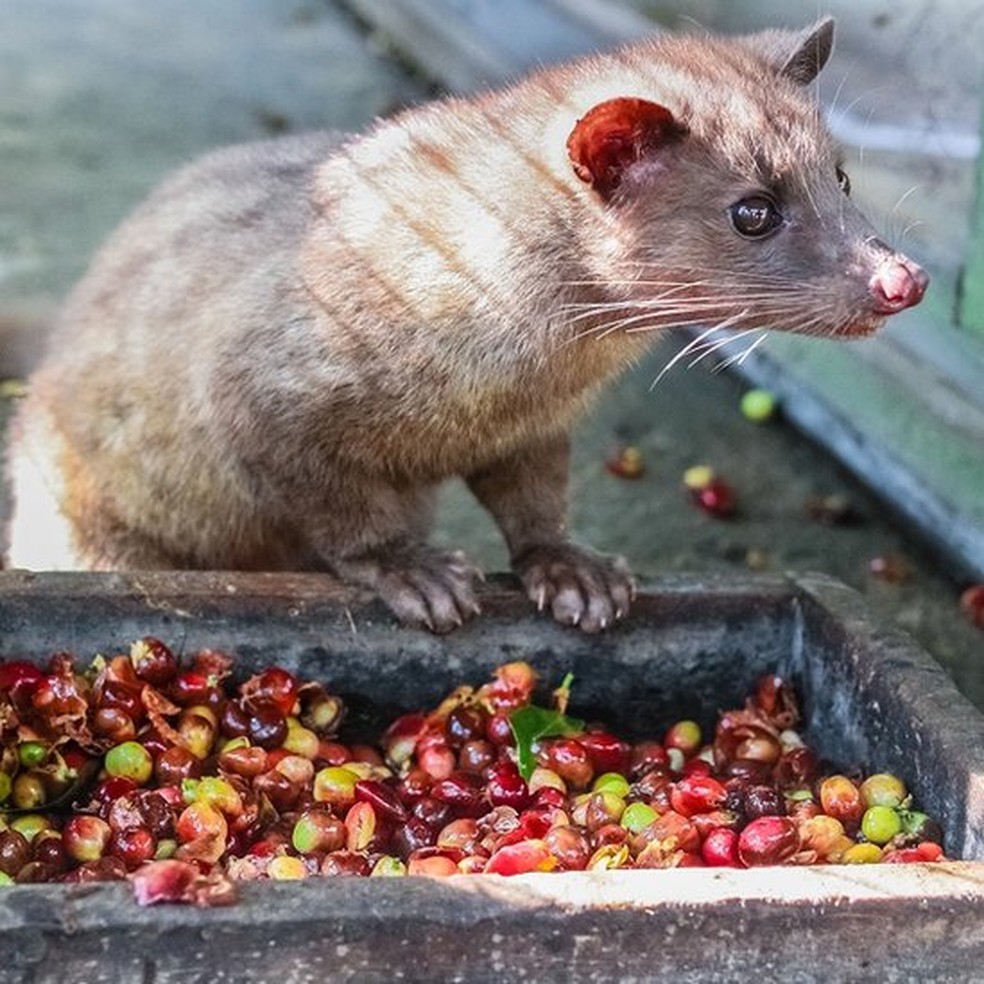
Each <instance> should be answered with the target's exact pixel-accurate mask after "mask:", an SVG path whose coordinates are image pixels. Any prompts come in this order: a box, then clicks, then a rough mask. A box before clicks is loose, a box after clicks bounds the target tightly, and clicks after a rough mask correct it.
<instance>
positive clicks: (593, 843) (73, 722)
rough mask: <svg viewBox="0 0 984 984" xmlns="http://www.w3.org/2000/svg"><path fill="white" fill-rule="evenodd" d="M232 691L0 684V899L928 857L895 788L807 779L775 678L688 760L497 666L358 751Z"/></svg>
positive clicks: (924, 838) (693, 733)
mask: <svg viewBox="0 0 984 984" xmlns="http://www.w3.org/2000/svg"><path fill="white" fill-rule="evenodd" d="M232 667H233V660H232V659H231V658H229V657H228V656H225V655H223V654H222V653H219V652H215V651H203V652H199V653H198V654H196V655H195V656H194V657H193V658H192V659H191V660H189V661H188V664H187V665H185V666H182V665H179V661H178V660H177V659H176V658H175V656H174V654H173V653H172V651H171V650H170V649H169V648H168V647H167V646H166V645H164V644H163V643H162V642H160V641H158V640H156V639H151V638H146V639H141V640H139V641H137V642H135V643H134V644H133V645H132V647H131V648H130V651H129V652H128V653H125V654H120V655H116V656H113V657H111V658H102V657H97V658H96V660H95V661H93V662H92V664H91V665H89V666H88V667H86V668H84V669H83V668H80V667H79V666H78V665H77V664H76V661H75V660H74V659H73V658H72V657H70V656H68V655H66V654H57V655H55V656H53V657H52V658H51V660H50V661H49V663H48V665H47V667H45V668H38V667H36V666H35V665H33V664H32V663H29V662H26V661H8V662H5V663H0V737H2V740H3V752H2V761H0V884H11V883H14V882H17V883H25V882H52V881H56V882H82V881H101V880H112V879H123V878H127V877H129V878H130V879H131V880H132V881H133V883H134V885H135V889H136V894H137V898H138V900H139V901H141V902H153V901H161V900H163V901H179V900H180V901H195V902H199V903H203V904H209V903H218V902H225V901H229V900H230V898H231V897H232V891H231V889H232V886H233V883H235V882H237V881H242V880H257V879H277V880H282V879H301V878H310V877H317V876H332V875H370V876H399V875H429V876H437V877H441V876H446V875H453V874H460V873H480V872H482V873H487V874H499V875H515V874H522V873H527V872H546V871H582V870H591V871H598V870H610V869H618V868H675V867H691V866H712V865H717V866H731V867H749V866H755V865H768V864H828V863H870V862H911V861H936V860H939V859H940V858H941V857H942V856H943V854H942V849H941V847H940V842H941V835H940V830H939V828H938V826H937V825H936V823H935V822H934V821H933V820H931V819H930V818H929V817H928V816H926V815H925V814H924V813H921V812H919V811H918V810H916V809H914V808H913V806H912V803H911V797H910V796H909V795H908V793H907V791H906V788H905V786H904V785H903V783H902V781H901V780H900V779H898V778H897V777H895V776H892V775H887V774H877V775H871V776H868V777H867V778H864V779H862V777H860V776H858V775H845V774H824V772H823V770H821V768H820V766H819V763H818V761H817V758H816V756H815V754H814V753H813V752H812V751H811V750H810V749H809V748H808V747H807V746H806V745H805V744H804V742H803V741H802V739H801V738H800V736H799V734H798V733H797V731H796V730H795V729H796V726H797V723H798V720H799V715H798V710H797V706H796V701H795V698H794V695H793V694H792V692H791V690H790V688H789V687H788V686H787V685H786V684H785V683H783V681H782V680H780V679H779V678H777V677H767V678H765V679H764V680H762V681H761V682H760V683H759V685H758V687H757V690H756V692H755V693H754V694H753V695H752V696H751V697H749V698H748V700H747V701H746V705H745V706H744V707H743V708H740V709H736V710H732V711H728V712H726V713H724V714H722V715H721V716H720V719H719V721H718V724H717V728H716V731H715V733H714V734H713V735H711V736H709V740H705V738H704V736H703V735H702V734H701V729H700V727H699V726H698V724H696V723H695V722H693V721H678V722H676V723H675V724H673V725H672V726H671V727H670V728H669V729H668V730H667V731H666V733H665V734H664V735H663V736H662V738H660V739H657V738H652V739H648V740H642V741H635V742H628V741H625V740H623V739H621V738H619V737H618V736H616V735H615V734H614V733H612V732H611V731H610V730H608V729H606V728H605V727H603V726H601V725H595V724H590V723H588V724H585V723H584V722H581V721H578V720H576V719H574V718H572V717H569V716H567V713H566V712H567V702H568V700H569V699H570V697H571V692H570V687H569V686H568V684H567V681H565V684H564V685H562V687H561V688H560V689H558V690H557V691H555V692H554V695H553V697H552V698H548V699H547V701H546V702H545V706H540V705H539V704H538V703H537V702H536V700H535V698H534V688H535V685H536V682H537V681H536V676H535V673H534V671H533V669H532V668H531V667H530V666H529V665H528V664H526V663H523V662H516V663H509V664H506V665H503V666H500V667H499V668H498V669H497V670H496V671H495V674H494V675H493V677H492V679H491V680H489V681H488V682H486V683H485V684H484V685H482V686H479V687H477V688H475V687H470V686H463V687H460V688H458V689H457V690H455V691H454V692H453V693H452V694H450V695H449V696H448V697H446V698H445V699H444V701H443V702H441V704H440V705H439V706H438V707H436V708H434V709H431V710H425V711H421V712H419V713H411V714H407V715H404V716H402V717H400V718H399V719H397V720H396V721H394V722H393V723H392V724H391V725H390V726H389V728H388V729H387V730H386V731H385V733H383V734H382V735H381V737H380V739H379V741H378V743H376V744H373V745H368V744H358V743H349V742H345V741H344V740H342V736H343V734H344V732H343V731H342V730H341V729H342V725H343V719H344V710H345V709H344V706H343V702H342V701H341V700H340V699H339V697H337V696H336V695H334V694H332V693H330V692H329V691H328V690H327V689H326V688H325V687H324V686H323V685H321V684H319V683H315V682H310V681H307V682H304V681H301V680H300V679H298V678H297V677H296V676H295V675H294V674H292V673H290V672H288V671H286V670H284V669H282V668H278V667H270V668H268V669H264V670H263V671H262V672H259V673H256V674H255V675H253V676H251V677H250V678H249V679H247V680H245V681H243V682H241V683H239V684H238V685H234V683H233V678H232V675H231V670H232ZM575 690H576V687H575Z"/></svg>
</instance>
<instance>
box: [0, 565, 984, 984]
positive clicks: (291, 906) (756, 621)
mask: <svg viewBox="0 0 984 984" xmlns="http://www.w3.org/2000/svg"><path fill="white" fill-rule="evenodd" d="M483 601H484V604H485V609H486V612H485V616H484V618H483V619H482V620H480V621H477V622H474V623H472V624H471V625H469V626H468V627H466V628H465V629H464V630H463V631H462V632H461V633H460V634H458V635H456V636H449V637H445V638H438V637H434V636H429V635H426V634H422V633H419V632H413V631H408V630H403V629H399V628H397V627H395V626H394V625H393V624H392V622H391V620H390V619H389V618H388V617H387V616H386V614H385V612H382V611H381V609H380V607H379V606H378V605H366V604H365V602H364V600H363V599H361V598H360V597H359V596H358V595H356V594H355V593H353V592H350V591H341V592H338V591H335V590H334V589H333V587H332V585H331V584H330V583H328V582H327V581H326V579H325V578H323V577H320V576H316V575H306V576H291V575H281V576H267V575H239V576H235V575H231V576H227V575H196V574H183V575H172V574H158V575H147V576H141V575H132V576H116V575H64V574H62V575H47V576H37V577H35V576H28V575H22V574H17V573H6V574H0V647H2V648H3V649H5V650H11V649H14V650H16V651H18V652H21V653H36V652H38V651H39V650H40V651H42V652H43V651H44V650H45V649H46V648H47V647H48V646H52V645H62V644H63V643H64V640H65V636H66V634H68V635H69V636H70V638H71V644H72V645H73V647H74V648H75V649H76V651H78V652H80V653H81V652H87V651H91V650H92V649H93V648H104V647H108V646H111V645H112V643H113V640H114V639H119V638H120V637H123V638H129V637H130V636H131V635H133V634H134V633H138V632H152V633H154V634H156V635H158V636H160V637H162V638H165V639H181V640H183V645H184V646H185V647H186V649H187V650H193V649H195V648H196V647H198V646H203V645H211V646H218V647H221V648H223V649H232V650H234V651H236V652H237V653H239V654H240V656H241V663H240V671H241V672H247V671H248V670H249V669H251V668H252V669H255V668H257V667H259V666H263V665H267V664H268V662H269V661H270V660H276V661H277V662H278V663H280V664H281V665H284V666H288V667H291V666H300V667H303V669H304V670H305V671H306V672H309V673H312V674H315V675H317V676H319V677H321V678H322V679H325V680H326V681H328V683H329V686H330V687H331V688H332V689H333V691H334V692H337V693H340V694H342V695H343V696H347V697H350V698H356V697H357V698H361V700H359V701H358V702H356V704H355V705H354V706H360V707H361V706H365V703H366V702H368V703H370V704H372V705H374V706H375V708H376V709H377V710H379V709H385V710H386V711H388V712H392V711H393V710H395V709H396V708H403V709H406V708H408V707H419V706H421V704H423V705H425V706H429V705H431V704H432V703H433V702H435V701H437V700H438V699H439V698H440V697H441V696H443V695H444V694H445V693H446V692H447V691H448V690H449V689H450V687H451V686H453V685H456V684H459V683H462V682H470V683H480V682H481V681H482V680H484V679H485V678H486V674H487V673H488V671H489V670H490V669H491V668H492V667H494V666H496V665H497V664H498V663H501V662H503V661H505V660H509V659H516V658H526V659H529V661H530V662H531V663H532V664H533V665H534V666H535V667H536V668H537V669H538V670H539V671H540V672H541V673H542V674H543V679H544V682H545V683H546V684H547V685H548V686H549V682H551V681H553V680H556V679H557V678H558V677H559V675H561V674H562V673H564V672H566V671H569V670H570V671H573V672H574V674H575V678H576V679H575V688H574V692H573V698H572V699H573V701H574V702H575V703H574V704H573V705H572V707H577V708H578V713H582V709H584V710H583V713H585V715H586V716H592V715H593V714H594V713H595V708H596V707H597V709H598V710H597V713H598V714H599V715H601V716H602V717H603V718H604V717H609V718H611V717H612V716H613V715H617V718H618V727H619V728H620V729H629V730H632V729H639V730H640V731H644V732H647V733H651V732H650V731H649V729H652V728H653V727H654V722H656V721H661V720H664V719H665V717H666V716H667V715H672V716H673V717H674V718H676V717H677V716H678V715H679V714H692V715H694V716H696V717H698V718H699V719H701V720H702V721H703V722H704V723H705V724H707V723H709V722H710V721H712V720H713V719H714V716H715V712H716V711H717V709H719V708H721V707H730V706H734V702H735V701H736V700H739V699H740V697H741V695H743V694H744V693H746V692H747V691H748V689H749V688H750V686H751V685H753V683H754V681H755V679H756V677H757V676H758V675H759V674H760V673H761V672H763V671H771V670H778V671H779V672H781V673H783V674H784V675H785V676H786V677H787V679H790V680H792V681H793V682H794V683H795V685H796V686H797V688H798V689H799V690H800V692H801V693H802V694H803V695H804V697H805V700H806V702H807V705H808V706H809V708H810V711H811V716H810V721H809V723H808V725H807V727H806V729H805V734H806V735H807V737H808V740H809V741H810V743H811V744H812V745H814V747H816V748H817V750H818V751H819V752H820V754H822V755H829V756H831V757H832V758H834V759H836V760H839V761H842V762H849V761H858V760H863V761H864V762H865V763H866V764H867V767H868V768H869V769H888V770H891V771H895V772H897V773H898V774H899V775H900V776H902V777H903V778H904V779H905V781H906V782H907V784H908V785H909V787H910V788H911V789H912V790H913V791H914V793H915V795H916V797H917V798H918V800H919V802H920V803H921V804H922V805H923V806H924V807H925V808H926V809H928V810H929V811H930V812H931V813H933V814H934V815H935V816H938V817H939V818H940V819H941V821H942V822H943V825H944V828H945V829H946V830H947V832H948V836H949V838H950V840H949V842H948V846H949V849H950V851H951V852H952V853H953V854H957V855H960V856H962V857H963V858H964V860H963V861H961V862H954V863H946V864H940V865H928V866H922V865H916V866H905V865H899V866H894V865H893V866H884V867H879V868H877V869H875V868H872V867H868V868H864V867H861V868H859V867H849V866H843V867H841V866H828V867H823V866H819V867H815V868H800V867H795V866H790V867H786V868H769V869H758V870H756V869H750V870H741V871H738V870H735V871H727V870H726V871H721V870H714V869H704V870H701V869H689V870H676V871H628V872H617V871H613V872H586V873H569V874H564V875H543V876H520V877H517V878H511V879H503V878H500V877H497V876H461V877H456V878H452V879H428V878H408V879H392V878H378V879H377V878H372V879H351V880H350V879H314V878H312V879H308V880H306V881H304V882H303V883H296V882H295V883H289V884H270V883H267V884H262V885H261V884H252V885H242V886H240V893H239V902H238V903H237V904H236V905H234V906H231V907H228V908H213V909H204V910H202V909H194V908H191V907H186V906H177V905H173V906H161V907H158V908H152V909H149V908H141V907H139V906H136V905H135V904H133V903H132V901H131V898H130V894H131V893H130V889H129V888H128V887H127V886H123V885H86V886H72V887H70V888H64V887H62V886H43V885H32V886H19V887H16V888H13V889H7V890H5V891H3V892H0V982H3V984H7V982H11V984H13V982H22V981H23V982H28V981H29V982H38V981H49V980H50V981H55V980H64V981H73V982H75V981H86V982H91V984H95V982H97V981H107V982H116V981H121V980H126V981H129V980H142V981H153V982H158V984H163V982H175V984H177V982H181V984H187V982H189V981H192V982H196V981H201V982H203V984H204V982H206V981H208V982H213V981H235V982H247V981H256V982H271V981H281V982H285V984H286V982H301V981H321V980H344V981H347V980H352V981H360V982H361V981H391V980H408V981H435V980H448V981H450V980H465V981H517V980H534V981H555V980H556V981H572V980H578V981H582V980H583V981H614V980H618V981H623V982H624V981H645V980H674V981H681V982H687V981H694V982H702V984H707V982H718V981H720V982H730V981H736V980H744V979H747V978H748V977H750V976H753V975H754V977H755V978H757V979H762V980H773V979H775V980H780V979H781V980H783V981H786V982H804V984H806V982H814V981H815V982H821V981H823V982H829V981H872V982H879V984H882V982H886V981H913V980H918V981H926V982H933V981H941V982H942V981H971V980H974V979H975V974H977V971H978V969H979V968H980V966H981V965H982V961H984V923H982V921H981V918H980V912H981V906H982V905H984V871H982V869H984V863H982V860H984V829H982V823H984V718H982V716H981V714H980V713H979V712H977V711H976V710H974V709H973V708H972V707H971V706H970V705H969V704H968V703H967V702H966V701H965V700H963V699H962V698H961V697H960V696H959V695H958V694H957V693H956V692H955V690H954V689H953V686H952V683H951V682H950V681H949V680H948V679H947V677H946V675H945V674H944V673H943V671H942V670H941V669H940V668H939V667H938V666H937V665H935V664H934V663H933V662H932V661H931V660H929V659H928V658H927V657H926V655H925V654H924V653H922V652H921V651H919V650H918V649H917V648H915V647H914V646H913V645H912V643H911V641H910V640H908V639H906V638H904V637H903V636H901V635H900V634H898V633H892V632H885V631H884V630H883V629H882V628H880V627H879V626H878V625H877V624H875V623H873V622H872V620H871V618H870V615H869V614H868V612H867V610H866V609H865V607H864V606H863V605H862V604H861V603H860V600H859V599H858V598H857V596H856V595H854V594H853V593H852V592H850V591H848V590H847V589H844V588H842V587H841V586H839V585H837V584H836V583H833V582H831V580H830V579H827V578H820V577H806V578H798V579H788V578H783V577H775V576H771V577H761V576H760V577H757V578H749V577H740V578H736V577H703V578H694V577H681V576H667V577H663V578H659V579H657V580H655V581H654V582H652V583H651V584H650V585H648V586H647V587H646V589H645V590H644V591H643V592H642V593H641V596H640V598H639V601H638V605H637V611H636V616H635V618H634V619H632V620H630V621H629V622H626V623H625V624H624V625H622V626H621V627H620V628H619V629H618V630H617V631H615V632H613V633H611V634H609V635H608V636H606V637H604V638H601V639H597V640H591V639H587V638H586V637H584V636H583V635H581V634H580V633H578V632H575V631H570V630H567V629H563V628H561V627H560V626H557V625H556V624H554V623H553V622H551V621H550V620H549V619H546V618H543V617H538V616H535V615H534V614H532V613H531V611H530V606H529V605H528V603H527V601H526V599H525V598H523V597H521V596H520V595H519V594H518V593H517V592H515V591H504V590H503V589H502V587H501V586H494V587H492V588H490V589H489V590H488V591H487V592H486V593H485V595H484V596H483Z"/></svg>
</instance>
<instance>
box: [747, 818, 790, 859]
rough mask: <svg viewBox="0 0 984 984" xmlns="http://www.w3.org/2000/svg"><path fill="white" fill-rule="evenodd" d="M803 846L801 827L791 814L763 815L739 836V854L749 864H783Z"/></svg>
mask: <svg viewBox="0 0 984 984" xmlns="http://www.w3.org/2000/svg"><path fill="white" fill-rule="evenodd" d="M799 849H800V837H799V831H798V830H797V829H796V824H795V823H794V822H793V821H792V820H790V819H789V818H788V817H759V819H758V820H753V821H752V822H751V823H750V824H749V825H748V826H747V827H745V829H744V830H743V831H742V832H741V834H739V836H738V858H739V859H740V861H741V863H742V864H743V865H745V867H746V868H752V867H755V866H758V865H763V864H782V863H783V862H784V861H788V860H789V859H790V858H791V857H792V856H793V855H794V854H795V853H796V852H797V851H798V850H799Z"/></svg>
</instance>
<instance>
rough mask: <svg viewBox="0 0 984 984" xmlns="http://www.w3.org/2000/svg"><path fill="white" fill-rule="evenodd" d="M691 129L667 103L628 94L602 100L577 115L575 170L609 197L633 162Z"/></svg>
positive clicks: (571, 140) (571, 141)
mask: <svg viewBox="0 0 984 984" xmlns="http://www.w3.org/2000/svg"><path fill="white" fill-rule="evenodd" d="M685 133H686V128H685V127H683V126H681V125H680V124H679V123H678V122H677V120H676V119H675V118H674V116H673V114H672V113H671V112H670V111H669V110H668V109H667V108H666V107H665V106H660V105H659V104H658V103H654V102H649V101H648V100H646V99H635V98H631V97H628V96H622V97H620V98H618V99H609V100H607V101H606V102H602V103H598V105H597V106H593V107H592V108H591V109H589V110H588V112H587V113H585V114H584V116H582V117H581V119H579V120H578V121H577V124H576V126H575V127H574V129H573V130H572V131H571V134H570V136H569V137H568V138H567V155H568V157H570V160H571V164H572V165H573V166H574V173H575V174H576V175H577V176H578V177H579V178H580V179H581V180H582V181H584V182H586V183H587V184H590V185H591V187H592V188H594V190H595V191H597V192H598V194H599V195H601V196H602V198H605V199H608V198H610V197H611V195H612V193H613V192H614V191H615V189H616V188H618V186H619V185H620V184H621V182H622V178H623V176H624V175H625V172H626V170H627V169H628V168H629V167H631V166H632V165H633V164H635V163H636V162H638V161H641V160H643V159H644V158H647V157H649V156H651V155H654V154H656V153H658V152H659V150H660V149H661V148H662V147H664V146H666V145H667V144H669V143H672V142H675V141H677V140H679V139H680V138H681V137H682V136H683V135H684V134H685Z"/></svg>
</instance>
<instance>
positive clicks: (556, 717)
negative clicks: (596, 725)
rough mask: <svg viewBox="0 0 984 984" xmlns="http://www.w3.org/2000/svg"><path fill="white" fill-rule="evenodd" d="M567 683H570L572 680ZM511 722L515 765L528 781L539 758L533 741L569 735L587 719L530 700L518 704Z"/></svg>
mask: <svg viewBox="0 0 984 984" xmlns="http://www.w3.org/2000/svg"><path fill="white" fill-rule="evenodd" d="M564 682H565V684H566V685H567V686H570V683H569V680H568V679H565V681H564ZM509 726H510V727H511V728H512V732H513V735H515V737H516V757H517V761H516V765H517V767H518V768H519V774H520V775H521V776H522V777H523V778H524V779H525V780H527V782H528V781H529V778H530V776H531V775H533V770H534V769H535V768H536V760H535V759H534V758H533V743H534V742H535V741H537V740H538V739H540V738H560V737H566V736H567V735H579V734H581V732H582V731H584V722H583V721H580V720H578V719H577V718H572V717H567V715H566V714H561V713H560V711H558V710H555V709H550V708H546V707H534V706H533V705H532V704H527V705H526V706H525V707H518V708H516V710H515V711H513V712H512V714H510V715H509Z"/></svg>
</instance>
